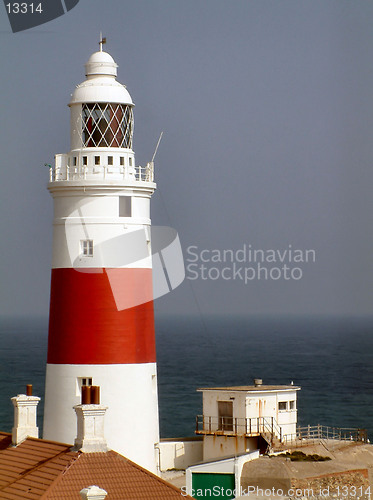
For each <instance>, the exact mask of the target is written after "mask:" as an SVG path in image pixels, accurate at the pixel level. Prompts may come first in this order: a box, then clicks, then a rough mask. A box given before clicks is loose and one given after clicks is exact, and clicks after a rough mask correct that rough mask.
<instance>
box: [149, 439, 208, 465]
mask: <svg viewBox="0 0 373 500" xmlns="http://www.w3.org/2000/svg"><path fill="white" fill-rule="evenodd" d="M156 451H157V453H158V456H159V470H160V471H161V472H164V471H167V470H174V469H183V470H184V469H186V468H187V467H189V466H190V465H193V464H196V463H198V462H201V461H202V460H203V440H202V438H199V437H196V438H179V439H161V441H160V443H158V444H157V445H156Z"/></svg>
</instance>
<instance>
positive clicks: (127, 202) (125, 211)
mask: <svg viewBox="0 0 373 500" xmlns="http://www.w3.org/2000/svg"><path fill="white" fill-rule="evenodd" d="M119 217H132V198H131V197H130V196H119Z"/></svg>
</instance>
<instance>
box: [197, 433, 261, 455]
mask: <svg viewBox="0 0 373 500" xmlns="http://www.w3.org/2000/svg"><path fill="white" fill-rule="evenodd" d="M257 448H258V446H257V438H245V437H240V436H205V437H204V442H203V460H215V459H217V458H219V457H228V456H232V455H240V454H242V453H247V452H251V451H254V450H256V449H257Z"/></svg>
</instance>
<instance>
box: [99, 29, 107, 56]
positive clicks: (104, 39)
mask: <svg viewBox="0 0 373 500" xmlns="http://www.w3.org/2000/svg"><path fill="white" fill-rule="evenodd" d="M104 43H106V37H104V38H102V32H101V31H100V41H99V42H98V44H99V46H100V52H102V46H103V44H104Z"/></svg>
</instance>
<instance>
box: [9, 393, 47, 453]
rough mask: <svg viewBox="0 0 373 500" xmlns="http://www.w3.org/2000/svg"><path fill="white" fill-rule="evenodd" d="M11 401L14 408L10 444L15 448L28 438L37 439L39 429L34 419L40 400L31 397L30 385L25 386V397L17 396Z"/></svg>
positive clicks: (23, 395) (22, 395)
mask: <svg viewBox="0 0 373 500" xmlns="http://www.w3.org/2000/svg"><path fill="white" fill-rule="evenodd" d="M11 399H12V403H13V406H14V427H13V429H12V444H13V445H14V446H17V445H19V444H20V443H22V441H24V440H25V439H26V438H28V437H35V438H38V437H39V429H38V427H37V426H36V417H37V407H38V403H39V401H40V398H38V397H36V396H32V385H31V384H29V385H27V395H26V394H18V396H15V397H14V398H11Z"/></svg>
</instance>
